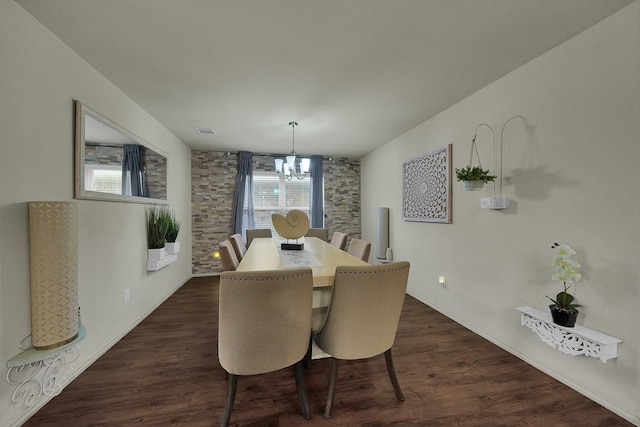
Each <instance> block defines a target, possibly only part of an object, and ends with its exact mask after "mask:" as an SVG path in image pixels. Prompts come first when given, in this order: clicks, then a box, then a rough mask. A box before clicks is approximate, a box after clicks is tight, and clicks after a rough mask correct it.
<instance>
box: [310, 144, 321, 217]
mask: <svg viewBox="0 0 640 427" xmlns="http://www.w3.org/2000/svg"><path fill="white" fill-rule="evenodd" d="M309 173H310V174H311V206H310V215H309V216H310V218H309V219H310V220H311V221H310V222H311V227H312V228H323V227H324V194H323V193H322V156H311V162H310V164H309Z"/></svg>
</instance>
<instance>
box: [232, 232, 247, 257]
mask: <svg viewBox="0 0 640 427" xmlns="http://www.w3.org/2000/svg"><path fill="white" fill-rule="evenodd" d="M229 241H230V242H231V246H233V250H234V251H235V253H236V258H238V261H242V258H243V257H244V254H245V252H247V247H246V246H245V245H244V241H243V240H242V235H240V234H234V235H232V236H231V237H230V238H229Z"/></svg>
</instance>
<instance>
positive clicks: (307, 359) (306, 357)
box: [302, 334, 313, 369]
mask: <svg viewBox="0 0 640 427" xmlns="http://www.w3.org/2000/svg"><path fill="white" fill-rule="evenodd" d="M312 350H313V334H311V335H310V336H309V348H307V354H305V355H304V359H303V360H304V363H303V365H302V366H303V367H304V368H305V369H310V368H311V356H312V354H311V353H312Z"/></svg>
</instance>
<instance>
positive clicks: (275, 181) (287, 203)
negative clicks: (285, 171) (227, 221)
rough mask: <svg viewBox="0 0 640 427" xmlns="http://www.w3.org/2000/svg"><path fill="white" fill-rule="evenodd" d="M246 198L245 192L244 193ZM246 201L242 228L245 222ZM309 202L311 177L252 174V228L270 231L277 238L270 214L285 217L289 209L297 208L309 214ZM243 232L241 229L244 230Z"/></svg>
mask: <svg viewBox="0 0 640 427" xmlns="http://www.w3.org/2000/svg"><path fill="white" fill-rule="evenodd" d="M245 195H247V196H245V197H248V192H245ZM247 202H248V200H245V204H244V205H245V210H244V218H243V221H242V223H243V225H244V226H245V227H246V224H247V223H248V215H247V210H246V206H247V204H248V203H247ZM310 203H311V177H310V176H309V175H308V174H307V176H306V177H305V178H304V179H300V180H299V179H296V178H294V179H292V180H291V181H288V180H287V179H284V178H280V177H279V176H278V174H277V173H275V172H254V173H253V209H254V214H255V215H254V219H255V228H270V229H271V233H272V234H273V235H274V236H277V235H278V233H277V232H276V230H275V228H273V223H272V221H271V214H274V213H280V214H282V215H286V214H287V212H289V211H290V210H292V209H298V210H301V211H303V212H305V213H306V214H307V215H309V211H310ZM243 231H244V230H243Z"/></svg>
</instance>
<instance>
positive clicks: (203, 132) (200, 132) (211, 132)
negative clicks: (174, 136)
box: [194, 128, 218, 136]
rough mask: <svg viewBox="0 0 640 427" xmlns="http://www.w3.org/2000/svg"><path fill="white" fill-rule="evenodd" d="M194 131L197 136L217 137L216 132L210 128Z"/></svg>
mask: <svg viewBox="0 0 640 427" xmlns="http://www.w3.org/2000/svg"><path fill="white" fill-rule="evenodd" d="M194 129H195V130H196V132H198V135H211V136H218V134H217V133H216V131H215V130H213V129H211V128H194Z"/></svg>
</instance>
